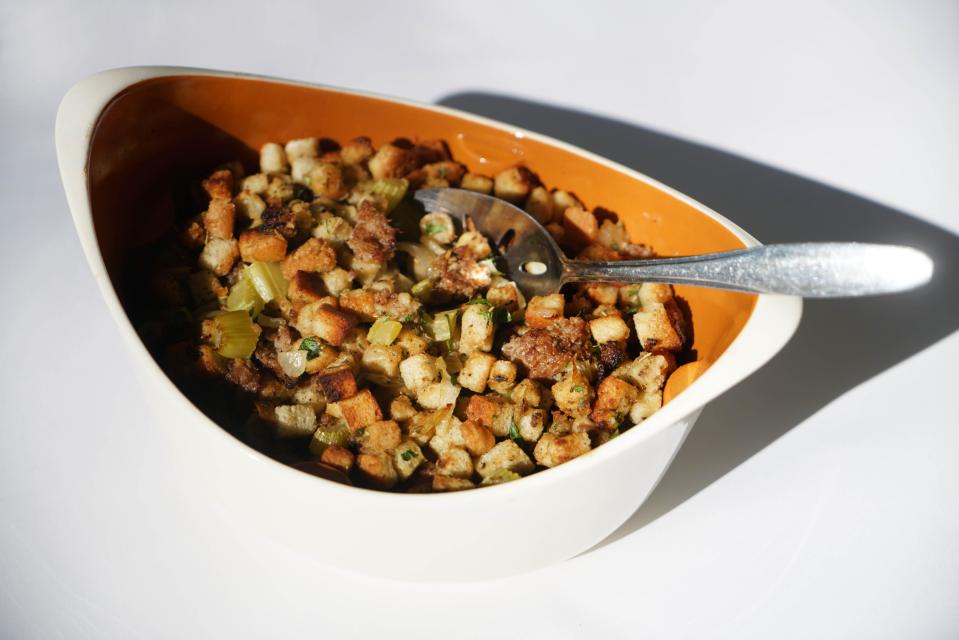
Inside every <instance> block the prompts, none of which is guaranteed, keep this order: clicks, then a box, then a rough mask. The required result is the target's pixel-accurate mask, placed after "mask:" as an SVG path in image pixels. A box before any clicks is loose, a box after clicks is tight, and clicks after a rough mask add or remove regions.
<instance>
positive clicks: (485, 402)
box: [466, 393, 506, 427]
mask: <svg viewBox="0 0 959 640" xmlns="http://www.w3.org/2000/svg"><path fill="white" fill-rule="evenodd" d="M505 406H506V401H505V400H504V399H503V398H502V397H500V396H498V395H496V394H495V393H492V394H486V395H485V396H472V397H471V398H470V401H469V405H467V407H466V417H467V419H468V420H471V421H473V422H475V423H477V424H481V425H483V426H484V427H492V426H493V418H494V417H496V414H497V413H500V412H502V411H503V408H504V407H505Z"/></svg>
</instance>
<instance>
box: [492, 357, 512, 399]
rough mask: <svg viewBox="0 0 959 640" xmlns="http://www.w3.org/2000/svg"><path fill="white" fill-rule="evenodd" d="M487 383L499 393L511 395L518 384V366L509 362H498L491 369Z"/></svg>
mask: <svg viewBox="0 0 959 640" xmlns="http://www.w3.org/2000/svg"><path fill="white" fill-rule="evenodd" d="M487 383H488V384H489V388H490V389H492V390H493V391H495V392H497V393H503V394H506V393H509V392H510V391H511V390H512V389H513V387H514V386H515V384H516V365H515V364H513V363H512V362H510V361H509V360H497V361H496V362H495V363H494V364H493V366H492V368H490V372H489V379H488V381H487Z"/></svg>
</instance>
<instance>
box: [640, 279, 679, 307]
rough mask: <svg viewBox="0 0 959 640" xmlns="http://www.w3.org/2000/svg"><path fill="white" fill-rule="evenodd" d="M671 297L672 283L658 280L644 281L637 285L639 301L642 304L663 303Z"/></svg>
mask: <svg viewBox="0 0 959 640" xmlns="http://www.w3.org/2000/svg"><path fill="white" fill-rule="evenodd" d="M672 299H673V287H672V285H668V284H662V283H659V282H644V283H643V284H641V285H640V287H639V303H640V304H641V305H642V306H644V307H645V306H647V305H652V304H655V303H657V302H658V303H660V304H665V303H667V302H669V301H670V300H672Z"/></svg>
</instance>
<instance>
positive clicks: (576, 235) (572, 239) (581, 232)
mask: <svg viewBox="0 0 959 640" xmlns="http://www.w3.org/2000/svg"><path fill="white" fill-rule="evenodd" d="M563 229H564V230H565V231H566V234H565V238H564V239H565V241H566V245H567V246H569V247H573V248H577V249H578V248H582V247H585V246H586V245H588V244H590V243H593V242H595V241H596V236H597V234H598V233H599V225H598V224H597V222H596V216H594V215H593V214H592V213H590V212H589V211H586V210H585V209H582V208H580V207H569V208H567V209H566V210H565V211H564V212H563Z"/></svg>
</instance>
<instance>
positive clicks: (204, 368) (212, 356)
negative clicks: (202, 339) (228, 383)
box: [196, 344, 226, 376]
mask: <svg viewBox="0 0 959 640" xmlns="http://www.w3.org/2000/svg"><path fill="white" fill-rule="evenodd" d="M196 350H197V359H196V364H197V367H198V368H199V370H200V372H201V373H203V374H206V375H214V376H222V375H223V373H224V372H225V371H226V359H225V358H224V357H223V356H221V355H220V354H218V353H217V352H216V351H214V350H213V347H211V346H210V345H208V344H201V345H200V346H198V347H197V349H196Z"/></svg>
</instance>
